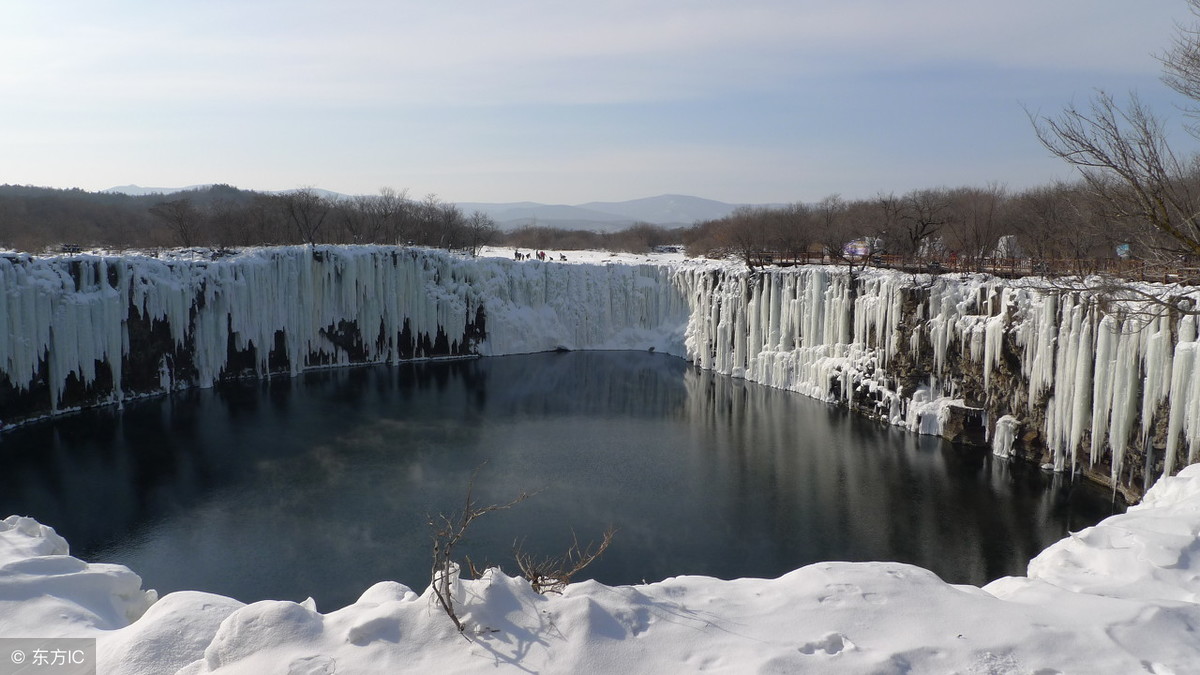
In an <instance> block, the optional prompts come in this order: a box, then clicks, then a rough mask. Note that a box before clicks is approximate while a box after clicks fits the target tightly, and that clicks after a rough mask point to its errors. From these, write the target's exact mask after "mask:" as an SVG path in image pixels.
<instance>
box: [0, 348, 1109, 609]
mask: <svg viewBox="0 0 1200 675" xmlns="http://www.w3.org/2000/svg"><path fill="white" fill-rule="evenodd" d="M0 461H3V463H4V466H5V467H6V470H5V471H3V472H0V512H2V515H8V514H10V513H18V514H22V515H31V516H34V517H36V518H38V519H39V520H40V521H42V522H44V523H46V524H49V525H51V526H53V527H55V528H56V529H57V530H58V532H59V533H60V534H62V535H63V536H65V537H66V538H67V539H68V541H70V542H71V546H72V554H73V555H76V556H79V557H82V558H84V559H86V560H89V561H94V562H115V563H121V564H125V565H128V566H129V567H130V568H132V569H133V570H134V571H135V572H137V573H138V574H140V575H142V577H143V580H144V586H145V587H148V588H156V589H158V590H159V591H160V593H166V592H169V591H173V590H182V589H192V590H205V591H212V592H216V593H221V594H223V595H228V596H232V597H234V598H237V599H239V600H242V601H244V602H251V601H254V600H259V599H264V598H274V599H288V600H303V599H304V598H305V597H308V596H310V595H311V596H313V597H314V598H315V599H316V600H317V603H318V608H319V609H320V610H321V611H329V610H331V609H335V608H337V607H340V606H343V605H345V604H347V603H349V602H352V601H353V600H354V599H356V598H357V597H358V595H359V594H361V593H362V591H364V590H365V589H366V588H368V587H369V586H370V585H371V584H373V583H374V582H376V581H380V580H385V579H393V580H396V581H400V582H402V583H404V584H406V585H408V586H410V587H412V588H413V589H414V590H416V591H418V592H420V591H421V590H423V589H424V588H425V586H426V585H427V583H428V579H429V572H430V555H431V554H430V534H429V528H428V526H427V521H428V519H429V517H430V516H432V515H436V514H438V513H449V512H451V511H452V510H455V509H460V508H461V507H462V503H463V501H464V499H465V497H466V491H467V485H468V483H469V481H470V479H471V475H472V473H473V472H475V471H476V470H478V475H477V478H476V483H475V491H474V494H475V497H476V499H477V501H478V502H479V503H481V504H491V503H503V502H507V501H509V500H510V499H512V498H513V497H514V496H515V495H517V494H518V493H520V492H522V491H529V492H532V491H539V492H538V493H537V494H536V495H535V496H533V497H532V498H530V499H529V500H528V501H526V502H524V503H522V504H519V505H517V506H515V507H513V508H512V509H509V510H506V511H502V512H497V513H493V514H489V515H487V516H485V517H484V518H482V519H480V520H478V521H477V522H476V523H475V524H474V525H473V526H472V531H471V533H470V535H469V539H468V541H467V542H466V543H465V544H464V545H463V547H462V550H461V554H463V555H469V556H470V558H471V560H472V561H474V562H475V563H476V564H477V565H480V564H482V563H484V562H485V561H486V562H490V563H498V564H500V565H501V567H502V568H504V569H505V571H507V572H509V573H510V574H515V573H516V571H517V570H516V567H515V565H514V564H513V562H512V556H511V551H512V548H513V544H514V542H515V541H520V542H521V543H522V545H523V546H524V547H525V548H526V549H528V550H530V551H533V552H538V553H543V554H554V553H561V552H562V551H563V550H565V549H566V547H567V546H568V545H569V544H570V542H571V539H572V532H574V533H575V534H577V535H578V537H579V540H580V541H581V542H586V541H589V540H593V539H599V537H600V535H601V533H602V531H603V530H604V529H605V527H606V526H608V525H612V526H614V527H616V528H617V530H618V531H617V535H616V538H615V540H614V543H613V545H612V547H611V548H610V549H609V550H608V552H607V553H606V554H605V555H604V556H603V557H602V558H601V559H600V560H599V561H597V562H596V563H595V564H594V565H593V566H591V567H589V568H588V569H587V570H586V571H585V574H584V575H583V576H584V577H586V578H596V579H598V580H600V581H602V582H604V583H607V584H626V583H638V582H641V581H643V580H645V581H656V580H661V579H663V578H666V577H669V576H675V575H681V574H704V575H712V576H717V577H721V578H736V577H746V576H757V577H773V576H778V575H780V574H783V573H785V572H787V571H790V570H792V569H795V568H796V567H799V566H802V565H805V564H808V563H811V562H817V561H822V560H896V561H902V562H909V563H914V564H917V565H921V566H922V567H926V568H929V569H931V570H933V571H934V572H936V573H937V574H939V575H940V576H941V577H942V578H944V579H945V580H947V581H950V582H953V583H972V584H982V583H985V582H986V581H988V580H991V579H994V578H996V577H1000V576H1004V575H1011V574H1024V571H1025V565H1026V563H1027V562H1028V560H1029V558H1030V557H1032V556H1034V555H1036V554H1037V553H1038V552H1039V551H1040V550H1041V549H1043V548H1044V547H1046V546H1047V545H1049V544H1050V543H1052V542H1053V541H1055V540H1057V539H1059V538H1061V537H1062V536H1064V535H1065V534H1066V533H1067V530H1068V529H1070V530H1071V531H1075V530H1079V529H1082V528H1083V527H1086V526H1088V525H1090V524H1093V523H1094V522H1096V521H1098V520H1099V519H1101V518H1103V517H1104V516H1106V515H1108V514H1109V513H1111V512H1112V510H1111V506H1110V501H1109V496H1108V494H1107V492H1105V491H1104V490H1102V489H1099V488H1096V487H1094V486H1090V485H1081V484H1072V483H1070V481H1064V480H1063V479H1062V477H1056V476H1052V475H1049V474H1044V473H1041V472H1039V471H1037V470H1036V469H1033V468H1031V467H1026V466H1023V465H1013V464H1009V463H1007V462H1004V461H1000V460H996V459H994V458H992V457H991V456H990V455H988V454H987V452H986V451H982V450H978V449H967V448H961V447H954V446H952V445H950V444H947V443H945V442H943V441H941V440H939V439H936V438H932V437H926V436H915V435H912V434H909V433H907V432H904V431H901V430H899V429H895V428H891V427H885V426H882V425H879V424H877V423H874V422H870V421H867V420H865V419H862V418H860V417H857V416H854V415H850V414H848V413H845V412H844V411H841V410H837V409H834V408H832V407H830V406H827V405H824V404H822V403H819V402H816V401H813V400H811V399H808V398H805V397H803V396H800V395H798V394H794V393H790V392H784V391H779V390H774V389H769V388H766V387H762V386H759V385H755V384H752V383H747V382H745V381H742V380H735V379H731V378H727V377H723V376H719V375H713V374H711V373H709V372H705V371H701V370H698V369H695V368H693V367H691V366H690V365H688V364H687V363H686V362H685V361H683V360H680V359H676V358H673V357H669V356H665V355H661V354H650V353H644V352H577V353H553V354H535V355H527V356H508V357H494V358H486V359H477V360H469V361H454V362H428V363H415V364H405V365H402V366H397V367H388V366H376V367H363V368H350V369H337V370H327V371H318V372H311V373H307V374H304V375H301V376H299V377H296V378H276V379H273V380H269V381H264V382H259V381H245V382H236V383H228V384H224V385H221V386H219V387H217V388H214V389H211V390H197V391H187V392H182V393H179V394H176V395H173V396H171V397H164V398H160V399H152V400H145V401H138V402H132V403H127V404H126V406H125V408H124V410H122V411H118V410H116V409H101V410H93V411H86V412H84V413H80V414H77V415H74V416H71V417H67V418H61V419H58V420H54V421H52V422H48V423H45V424H39V425H32V426H29V427H27V428H22V429H17V430H14V431H12V432H9V433H6V434H5V435H3V436H0ZM576 580H578V579H576Z"/></svg>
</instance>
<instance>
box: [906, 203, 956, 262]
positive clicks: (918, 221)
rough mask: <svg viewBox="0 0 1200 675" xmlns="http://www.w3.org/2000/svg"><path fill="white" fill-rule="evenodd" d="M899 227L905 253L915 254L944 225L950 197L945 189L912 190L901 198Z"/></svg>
mask: <svg viewBox="0 0 1200 675" xmlns="http://www.w3.org/2000/svg"><path fill="white" fill-rule="evenodd" d="M901 201H902V206H903V209H902V210H901V212H900V226H901V230H902V234H903V237H902V239H901V241H902V244H903V245H904V247H905V251H904V252H905V253H910V254H916V253H919V252H920V251H921V246H922V244H928V243H930V240H931V239H932V238H934V237H936V236H937V235H938V233H939V232H941V230H942V226H943V225H945V224H946V220H947V217H948V213H947V212H948V210H949V208H950V196H949V194H948V191H947V190H946V189H945V188H927V189H923V190H913V191H912V192H909V193H908V194H906V195H904V196H903V197H902V198H901Z"/></svg>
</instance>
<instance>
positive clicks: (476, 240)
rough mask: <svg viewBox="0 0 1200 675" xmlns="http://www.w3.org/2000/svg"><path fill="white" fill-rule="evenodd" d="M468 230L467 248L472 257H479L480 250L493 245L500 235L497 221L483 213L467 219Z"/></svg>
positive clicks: (479, 212)
mask: <svg viewBox="0 0 1200 675" xmlns="http://www.w3.org/2000/svg"><path fill="white" fill-rule="evenodd" d="M466 230H467V231H466V239H467V241H466V248H467V250H468V251H470V252H471V255H478V254H479V249H480V248H482V247H484V246H487V245H488V244H490V243H492V241H494V240H495V239H496V237H497V236H498V235H499V234H500V229H499V228H498V227H496V221H494V220H492V218H491V216H489V215H487V214H486V213H483V212H482V211H476V212H474V213H472V214H471V216H470V217H469V218H467V224H466Z"/></svg>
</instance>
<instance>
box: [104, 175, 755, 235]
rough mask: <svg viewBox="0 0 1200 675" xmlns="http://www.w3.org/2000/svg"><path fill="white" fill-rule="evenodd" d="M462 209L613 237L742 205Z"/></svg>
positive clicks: (674, 199) (666, 202) (693, 201)
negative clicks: (615, 233) (644, 226)
mask: <svg viewBox="0 0 1200 675" xmlns="http://www.w3.org/2000/svg"><path fill="white" fill-rule="evenodd" d="M207 187H209V186H208V185H189V186H188V187H182V188H158V187H141V186H139V185H119V186H117V187H112V188H109V189H107V190H104V192H120V193H123V194H127V195H135V196H142V195H152V194H161V195H169V194H172V193H175V192H182V191H185V190H203V189H205V188H207ZM315 191H316V192H317V193H318V194H321V195H323V196H326V197H330V198H334V199H338V198H345V197H348V196H349V195H344V194H341V193H338V192H331V191H329V190H320V189H316V190H315ZM283 192H286V190H284V191H283ZM457 206H458V207H459V208H460V209H462V211H463V212H464V213H466V214H470V213H473V212H475V211H480V212H482V213H485V214H487V215H488V216H491V218H492V220H494V221H496V224H497V225H498V226H500V228H501V229H504V230H513V229H517V228H519V227H524V226H527V225H533V226H538V227H558V228H563V229H571V230H594V231H597V232H608V231H615V230H620V229H624V228H626V227H629V226H630V225H633V224H635V223H651V224H654V225H665V226H683V225H691V224H693V223H695V222H697V221H703V220H713V219H716V218H724V217H725V216H727V215H729V214H730V213H732V212H733V210H734V209H736V208H737V207H738V206H740V205H739V204H727V203H725V202H719V201H715V200H712V199H704V198H701V197H691V196H688V195H659V196H657V197H645V198H643V199H631V200H629V201H624V202H588V203H586V204H575V205H567V204H540V203H538V202H500V203H496V202H459V203H458V204H457ZM764 206H772V205H764Z"/></svg>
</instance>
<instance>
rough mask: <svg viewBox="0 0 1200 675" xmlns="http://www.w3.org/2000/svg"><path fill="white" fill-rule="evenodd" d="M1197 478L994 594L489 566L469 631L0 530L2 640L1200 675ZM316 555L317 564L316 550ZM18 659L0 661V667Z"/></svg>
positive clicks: (305, 656)
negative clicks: (656, 578)
mask: <svg viewBox="0 0 1200 675" xmlns="http://www.w3.org/2000/svg"><path fill="white" fill-rule="evenodd" d="M1198 535H1200V466H1190V467H1187V468H1185V469H1184V470H1183V471H1181V472H1180V474H1179V475H1178V476H1175V477H1171V478H1166V479H1163V480H1161V481H1159V483H1158V484H1157V485H1155V486H1154V488H1153V489H1152V490H1151V491H1150V492H1149V493H1148V494H1147V495H1146V498H1145V500H1144V502H1143V503H1142V504H1141V505H1138V506H1134V507H1131V508H1130V509H1129V511H1128V512H1127V513H1125V514H1123V515H1118V516H1113V517H1111V518H1109V519H1107V520H1105V521H1104V522H1102V523H1100V524H1099V525H1097V526H1095V527H1092V528H1089V529H1087V530H1084V531H1082V532H1078V533H1075V534H1072V535H1071V536H1069V537H1067V538H1066V539H1063V540H1062V541H1060V542H1058V543H1056V544H1054V545H1052V546H1051V547H1050V548H1048V549H1046V551H1044V552H1043V553H1042V554H1041V555H1039V556H1038V557H1037V558H1035V559H1034V560H1033V561H1032V562H1031V563H1030V566H1029V576H1027V577H1009V578H1004V579H999V580H997V581H995V582H992V583H990V584H988V585H987V586H985V587H983V588H975V587H970V586H954V585H950V584H946V583H944V582H943V581H941V580H940V579H939V578H937V577H936V576H935V575H934V574H933V573H931V572H928V571H926V570H923V569H921V568H918V567H913V566H910V565H902V564H898V563H844V562H827V563H820V564H816V565H810V566H808V567H803V568H801V569H798V570H796V571H794V572H791V573H789V574H787V575H784V576H782V577H780V578H778V579H737V580H732V581H722V580H718V579H712V578H708V577H694V576H693V577H677V578H671V579H666V580H664V581H661V582H658V583H652V584H645V585H639V586H619V587H609V586H604V585H602V584H599V583H596V582H591V581H588V582H582V583H578V584H573V585H571V586H569V587H567V589H566V591H565V592H564V593H563V594H562V595H548V596H543V595H539V594H537V593H535V592H534V591H533V590H531V588H530V586H529V584H528V583H527V582H526V581H525V580H523V579H521V578H514V577H510V576H507V575H505V574H504V573H502V572H500V571H497V570H493V571H490V572H488V573H487V574H486V575H485V576H484V578H482V579H479V580H466V581H462V582H461V583H459V584H457V585H456V586H455V590H454V592H455V598H456V603H457V604H458V607H459V615H460V617H461V618H462V619H463V620H464V622H465V623H466V625H467V631H466V633H465V639H464V636H461V635H459V634H458V633H457V632H456V630H455V628H454V626H453V624H452V623H451V622H450V620H449V618H447V616H446V615H445V614H443V613H442V611H441V610H440V609H439V608H437V607H436V606H435V604H434V601H433V599H432V596H431V593H430V591H428V590H426V591H425V592H424V593H422V594H417V593H416V592H414V591H412V590H410V589H409V588H406V587H405V586H402V585H401V584H398V583H395V582H391V581H381V582H380V583H378V584H376V585H375V586H372V587H371V588H370V589H368V590H367V591H366V592H365V593H364V594H363V595H362V597H361V598H360V599H359V600H358V601H357V602H355V603H354V604H352V605H350V606H348V607H343V608H327V607H320V608H318V607H315V606H314V604H313V603H311V602H304V603H298V604H297V603H293V602H282V601H262V602H256V603H254V604H251V605H244V604H242V603H240V602H238V601H236V600H233V599H230V598H226V597H221V596H217V595H212V594H208V593H200V592H193V591H185V592H177V593H171V594H168V595H166V596H164V597H162V598H157V596H156V595H155V593H154V592H153V591H143V590H141V589H140V579H139V578H138V577H137V576H136V575H135V574H134V573H133V572H131V571H130V570H128V569H126V568H124V567H121V566H117V565H101V564H89V563H86V562H84V561H81V560H78V559H76V558H72V557H70V556H69V555H68V548H67V542H66V541H64V540H63V539H62V538H61V537H59V536H58V535H57V534H55V533H54V531H53V530H52V529H51V528H49V527H46V526H44V525H41V524H39V523H37V522H36V521H34V520H32V519H29V518H21V517H17V516H12V517H9V518H7V519H5V520H4V521H0V636H4V637H94V638H96V639H97V640H98V659H99V672H100V673H105V674H118V673H131V674H132V673H139V674H145V675H151V674H153V675H160V674H163V673H189V674H198V673H228V674H233V673H244V674H247V675H268V674H271V673H280V674H294V673H397V672H405V673H408V672H411V673H492V672H505V673H507V672H513V673H517V672H524V673H531V672H538V673H622V674H623V675H628V674H630V673H682V672H724V673H975V674H981V673H996V674H1000V673H1038V674H1042V675H1049V674H1051V673H1113V674H1127V673H1154V674H1156V675H1166V674H1174V675H1184V674H1186V673H1200V634H1198V631H1200V604H1198V603H1200V556H1198V555H1197V553H1198V552H1200V539H1198ZM314 554H315V555H319V554H320V552H319V551H315V552H314ZM5 656H6V655H0V658H4V657H5Z"/></svg>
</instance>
